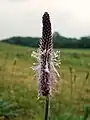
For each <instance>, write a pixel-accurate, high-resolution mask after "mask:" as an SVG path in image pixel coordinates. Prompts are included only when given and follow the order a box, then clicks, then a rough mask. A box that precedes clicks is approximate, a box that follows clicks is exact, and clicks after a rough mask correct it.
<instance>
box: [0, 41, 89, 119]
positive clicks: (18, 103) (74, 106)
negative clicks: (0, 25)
mask: <svg viewBox="0 0 90 120" xmlns="http://www.w3.org/2000/svg"><path fill="white" fill-rule="evenodd" d="M33 50H36V49H35V48H34V49H32V48H29V47H22V46H16V45H10V44H6V43H0V68H1V69H0V98H2V99H1V101H2V100H3V101H5V103H4V104H1V105H2V106H5V108H4V107H1V108H2V109H3V108H4V112H3V113H2V115H8V116H12V117H13V116H15V114H18V115H19V116H16V118H14V117H13V119H16V120H27V119H30V120H43V119H44V107H45V106H44V98H43V99H41V100H38V99H37V78H36V76H35V73H34V71H33V70H32V69H31V67H32V66H33V63H34V62H35V59H33V58H32V57H31V56H30V55H31V53H32V51H33ZM60 51H61V56H60V58H61V62H62V64H61V67H60V70H59V69H58V71H59V72H60V75H61V78H62V79H61V80H60V82H59V80H58V84H57V85H56V86H55V88H56V91H55V92H54V93H53V96H52V97H51V99H50V119H51V120H80V116H82V117H83V115H84V112H83V106H84V105H85V104H88V105H89V104H90V81H89V80H90V76H88V72H89V73H90V68H88V67H87V66H88V65H87V63H90V51H89V50H84V49H82V50H78V49H60ZM15 59H16V63H15ZM14 63H15V64H14ZM70 67H72V70H71V68H70ZM70 71H71V72H70ZM71 73H72V82H71ZM74 76H75V78H74ZM87 78H88V79H87ZM85 79H87V80H85ZM71 84H72V89H71ZM83 85H84V87H83V88H82V86H83ZM71 90H72V99H71V97H70V96H71ZM9 106H10V107H9ZM5 109H6V110H5ZM7 109H8V112H7ZM11 114H12V115H11Z"/></svg>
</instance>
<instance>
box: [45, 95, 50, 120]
mask: <svg viewBox="0 0 90 120" xmlns="http://www.w3.org/2000/svg"><path fill="white" fill-rule="evenodd" d="M48 111H49V96H46V105H45V118H44V120H48Z"/></svg>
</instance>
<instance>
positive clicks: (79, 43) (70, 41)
mask: <svg viewBox="0 0 90 120" xmlns="http://www.w3.org/2000/svg"><path fill="white" fill-rule="evenodd" d="M39 40H40V38H39V37H20V36H19V37H11V38H8V39H5V40H3V41H2V42H8V43H11V44H17V45H23V46H29V47H39ZM53 43H54V48H90V36H84V37H81V38H79V39H77V38H67V37H64V36H61V35H60V34H59V33H58V32H54V33H53Z"/></svg>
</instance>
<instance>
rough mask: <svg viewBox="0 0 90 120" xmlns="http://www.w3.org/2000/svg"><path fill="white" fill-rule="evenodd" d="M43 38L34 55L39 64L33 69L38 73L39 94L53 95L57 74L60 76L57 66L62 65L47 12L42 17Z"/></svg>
mask: <svg viewBox="0 0 90 120" xmlns="http://www.w3.org/2000/svg"><path fill="white" fill-rule="evenodd" d="M42 23H43V28H42V38H41V39H40V48H39V50H38V52H35V51H34V52H33V53H32V55H31V56H32V57H35V58H37V61H38V63H39V65H38V66H34V67H33V69H34V70H36V71H37V73H38V84H39V86H38V94H39V96H41V95H42V96H48V95H51V91H52V87H53V86H52V85H53V83H54V80H55V79H56V77H55V76H56V75H57V76H58V77H59V73H58V72H57V70H56V68H55V67H54V65H55V66H59V65H60V60H59V59H60V58H59V59H58V56H59V54H60V52H59V51H56V52H53V42H52V32H51V22H50V16H49V14H48V13H47V12H45V13H44V15H43V17H42Z"/></svg>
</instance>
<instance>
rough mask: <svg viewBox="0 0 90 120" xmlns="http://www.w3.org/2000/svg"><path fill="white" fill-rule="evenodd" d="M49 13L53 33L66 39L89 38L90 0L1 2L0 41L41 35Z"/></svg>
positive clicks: (17, 0)
mask: <svg viewBox="0 0 90 120" xmlns="http://www.w3.org/2000/svg"><path fill="white" fill-rule="evenodd" d="M45 11H48V12H49V14H50V17H51V22H52V32H54V31H58V32H59V33H60V34H61V35H63V36H67V37H80V36H84V35H90V0H0V39H3V38H6V37H11V36H40V37H41V28H42V24H41V23H42V15H43V13H44V12H45Z"/></svg>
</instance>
